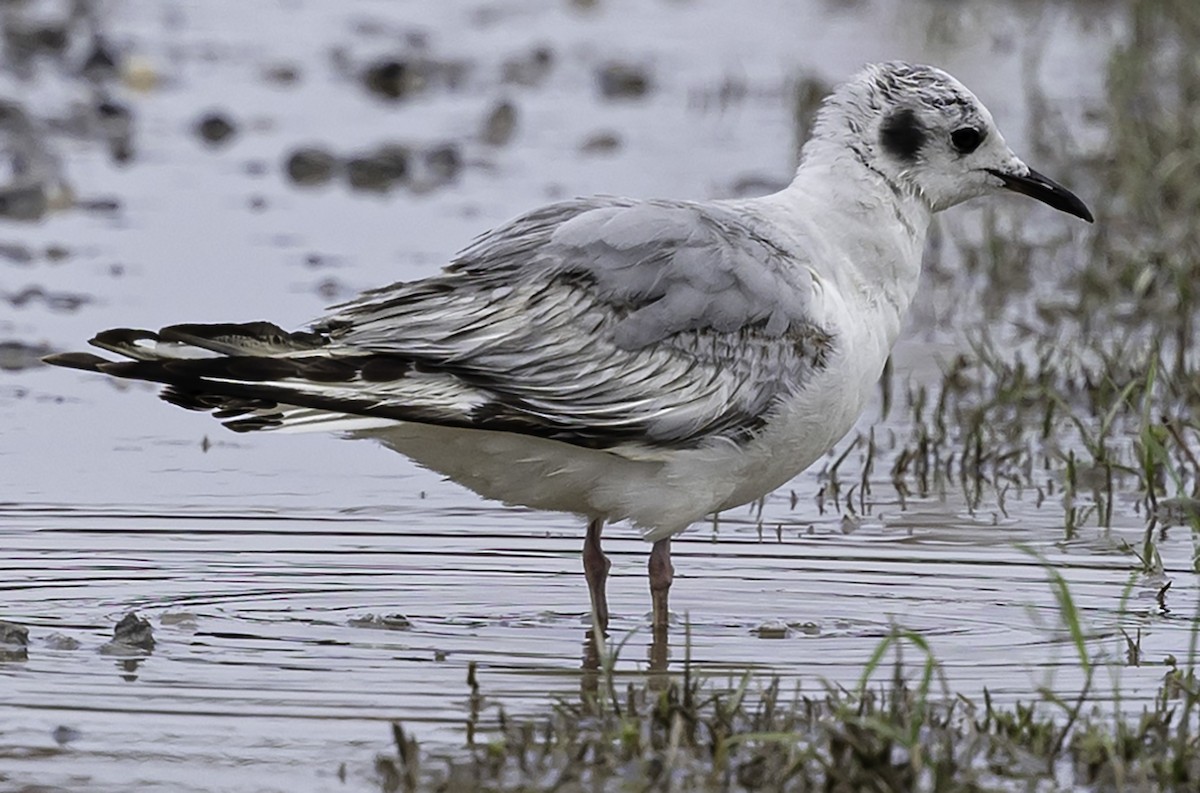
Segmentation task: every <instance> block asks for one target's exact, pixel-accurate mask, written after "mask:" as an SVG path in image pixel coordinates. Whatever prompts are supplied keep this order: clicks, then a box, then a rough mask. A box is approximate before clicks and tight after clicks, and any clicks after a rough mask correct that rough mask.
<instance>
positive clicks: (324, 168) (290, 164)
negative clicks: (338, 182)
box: [284, 147, 338, 187]
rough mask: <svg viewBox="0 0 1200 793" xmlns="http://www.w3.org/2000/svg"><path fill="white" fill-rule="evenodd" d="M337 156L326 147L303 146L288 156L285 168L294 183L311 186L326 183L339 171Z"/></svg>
mask: <svg viewBox="0 0 1200 793" xmlns="http://www.w3.org/2000/svg"><path fill="white" fill-rule="evenodd" d="M337 165H338V162H337V158H336V157H334V156H333V155H332V154H330V153H329V152H327V151H325V150H324V149H318V148H312V147H310V148H302V149H296V150H295V151H293V152H292V153H291V154H290V155H289V156H288V158H287V163H286V164H285V165H284V169H285V170H286V171H287V175H288V178H289V179H290V180H291V181H292V184H297V185H302V186H305V187H309V186H312V185H320V184H325V183H326V182H328V181H329V180H330V179H332V178H333V175H334V173H335V172H336V171H337Z"/></svg>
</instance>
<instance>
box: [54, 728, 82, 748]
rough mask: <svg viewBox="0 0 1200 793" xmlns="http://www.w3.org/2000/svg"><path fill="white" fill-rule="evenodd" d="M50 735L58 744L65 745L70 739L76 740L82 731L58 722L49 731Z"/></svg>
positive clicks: (80, 736)
mask: <svg viewBox="0 0 1200 793" xmlns="http://www.w3.org/2000/svg"><path fill="white" fill-rule="evenodd" d="M50 737H51V738H53V739H54V742H55V743H56V744H58V745H59V746H66V745H67V744H69V743H71V742H72V741H78V740H79V739H80V738H82V737H83V733H82V732H80V731H79V730H77V729H75V728H74V727H68V726H66V725H65V724H60V725H58V726H57V727H55V728H54V730H53V731H52V732H51V733H50Z"/></svg>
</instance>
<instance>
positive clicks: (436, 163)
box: [425, 143, 462, 182]
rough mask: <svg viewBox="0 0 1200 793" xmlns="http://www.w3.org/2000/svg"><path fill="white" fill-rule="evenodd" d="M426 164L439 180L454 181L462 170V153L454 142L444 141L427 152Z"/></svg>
mask: <svg viewBox="0 0 1200 793" xmlns="http://www.w3.org/2000/svg"><path fill="white" fill-rule="evenodd" d="M425 165H426V166H427V167H428V168H429V172H430V173H431V174H432V175H433V177H434V178H435V179H436V180H437V181H439V182H452V181H454V179H455V178H457V176H458V172H459V171H460V170H462V155H461V154H459V152H458V146H457V145H456V144H454V143H443V144H442V145H440V146H435V147H434V148H432V149H430V150H429V151H427V152H425Z"/></svg>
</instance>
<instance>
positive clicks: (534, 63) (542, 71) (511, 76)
mask: <svg viewBox="0 0 1200 793" xmlns="http://www.w3.org/2000/svg"><path fill="white" fill-rule="evenodd" d="M553 65H554V51H553V50H552V49H550V48H549V47H547V46H545V45H542V46H538V47H534V48H533V49H532V50H530V52H529V54H528V55H525V56H524V57H518V58H512V59H510V60H507V61H505V62H504V66H503V67H502V68H501V73H502V75H503V77H502V79H503V80H504V82H506V83H516V84H517V85H526V86H535V85H537V84H539V83H540V82H542V80H544V79H545V78H546V75H548V74H549V73H550V69H551V68H552V67H553Z"/></svg>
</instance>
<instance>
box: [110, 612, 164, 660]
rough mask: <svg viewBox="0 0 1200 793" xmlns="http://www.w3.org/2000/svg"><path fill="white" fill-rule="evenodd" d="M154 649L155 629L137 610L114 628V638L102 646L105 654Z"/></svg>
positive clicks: (122, 619) (127, 615) (123, 618)
mask: <svg viewBox="0 0 1200 793" xmlns="http://www.w3.org/2000/svg"><path fill="white" fill-rule="evenodd" d="M153 649H154V629H153V628H152V627H151V626H150V622H149V620H144V619H142V618H141V617H139V616H138V615H137V613H136V612H133V611H131V612H129V613H128V614H126V615H125V616H124V617H122V618H121V621H120V622H118V623H117V625H116V627H115V628H113V640H112V641H111V642H109V643H108V644H105V645H104V646H103V647H101V648H100V652H102V653H105V654H113V655H119V654H123V653H129V652H136V651H139V650H140V651H144V652H150V651H151V650H153Z"/></svg>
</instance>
